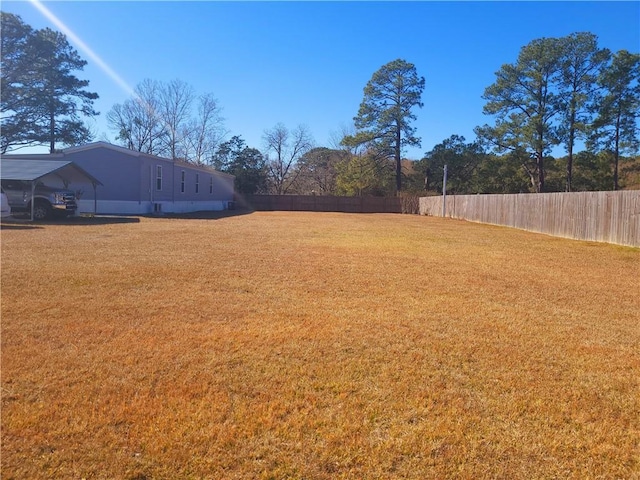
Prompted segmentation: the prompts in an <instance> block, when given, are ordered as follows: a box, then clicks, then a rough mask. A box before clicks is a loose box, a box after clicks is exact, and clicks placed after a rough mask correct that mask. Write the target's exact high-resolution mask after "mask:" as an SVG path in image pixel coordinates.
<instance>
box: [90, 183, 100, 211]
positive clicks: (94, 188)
mask: <svg viewBox="0 0 640 480" xmlns="http://www.w3.org/2000/svg"><path fill="white" fill-rule="evenodd" d="M91 185H93V215H94V216H96V215H97V214H98V193H97V190H98V185H96V182H91Z"/></svg>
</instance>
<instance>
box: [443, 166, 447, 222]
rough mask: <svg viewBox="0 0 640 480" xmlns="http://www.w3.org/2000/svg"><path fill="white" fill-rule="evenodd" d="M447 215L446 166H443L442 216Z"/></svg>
mask: <svg viewBox="0 0 640 480" xmlns="http://www.w3.org/2000/svg"><path fill="white" fill-rule="evenodd" d="M446 213H447V166H446V165H445V166H444V175H443V177H442V216H443V217H445V216H446Z"/></svg>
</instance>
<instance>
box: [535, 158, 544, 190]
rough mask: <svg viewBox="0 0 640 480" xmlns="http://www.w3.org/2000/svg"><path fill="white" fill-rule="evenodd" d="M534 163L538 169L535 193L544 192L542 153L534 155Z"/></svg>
mask: <svg viewBox="0 0 640 480" xmlns="http://www.w3.org/2000/svg"><path fill="white" fill-rule="evenodd" d="M536 157H537V158H536V163H537V167H538V185H537V188H536V190H537V193H542V192H544V154H543V153H542V151H539V152H537V153H536Z"/></svg>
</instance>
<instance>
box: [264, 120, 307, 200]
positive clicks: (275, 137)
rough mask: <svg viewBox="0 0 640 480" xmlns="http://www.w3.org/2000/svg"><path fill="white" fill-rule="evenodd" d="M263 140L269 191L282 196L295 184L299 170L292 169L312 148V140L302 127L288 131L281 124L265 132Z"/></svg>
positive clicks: (305, 128)
mask: <svg viewBox="0 0 640 480" xmlns="http://www.w3.org/2000/svg"><path fill="white" fill-rule="evenodd" d="M263 139H264V142H265V152H266V155H267V167H268V171H269V182H270V184H271V185H270V187H271V190H272V192H273V193H276V194H278V195H284V194H286V193H287V192H288V191H289V190H290V188H291V187H292V185H293V184H295V181H296V178H297V176H298V174H299V173H300V170H298V169H295V168H294V167H295V165H296V163H297V161H298V160H299V159H300V157H301V156H302V155H304V154H305V153H306V152H307V151H309V150H310V149H311V148H312V146H313V139H312V137H311V134H310V133H309V131H308V129H307V127H305V126H304V125H299V126H298V127H296V128H295V129H294V130H291V131H289V130H288V129H287V127H285V126H284V125H283V124H281V123H279V124H277V125H276V126H275V127H273V128H272V129H271V130H265V132H264V137H263ZM271 154H273V155H274V156H273V157H271V156H270V155H271Z"/></svg>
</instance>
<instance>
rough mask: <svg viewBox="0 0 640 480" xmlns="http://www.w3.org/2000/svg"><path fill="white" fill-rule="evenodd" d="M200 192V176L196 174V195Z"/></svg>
mask: <svg viewBox="0 0 640 480" xmlns="http://www.w3.org/2000/svg"><path fill="white" fill-rule="evenodd" d="M199 190H200V175H198V174H197V173H196V193H198V191H199Z"/></svg>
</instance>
